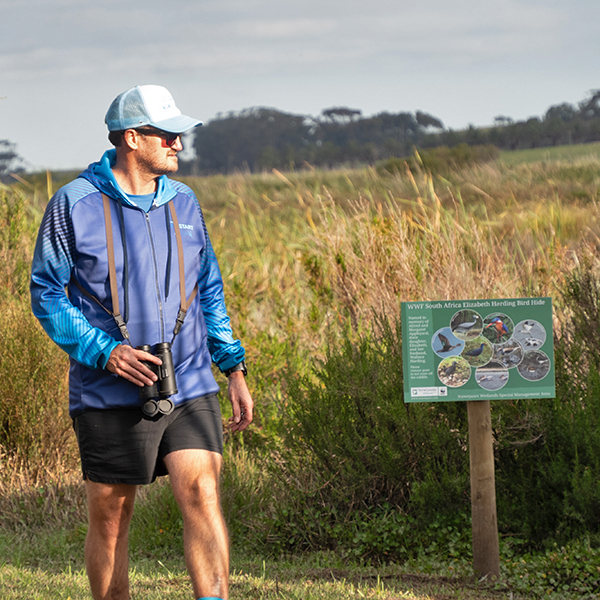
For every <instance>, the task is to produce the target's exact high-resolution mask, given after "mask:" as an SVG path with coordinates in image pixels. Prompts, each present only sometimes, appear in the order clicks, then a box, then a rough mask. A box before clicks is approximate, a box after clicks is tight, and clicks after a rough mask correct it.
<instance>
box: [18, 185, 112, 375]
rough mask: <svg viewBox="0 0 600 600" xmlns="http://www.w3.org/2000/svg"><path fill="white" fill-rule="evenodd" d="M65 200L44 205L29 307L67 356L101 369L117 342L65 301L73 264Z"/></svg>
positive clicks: (59, 196) (61, 195)
mask: <svg viewBox="0 0 600 600" xmlns="http://www.w3.org/2000/svg"><path fill="white" fill-rule="evenodd" d="M74 256H75V235H74V232H73V226H72V223H71V216H70V206H69V200H68V198H67V196H66V194H65V193H64V192H61V191H59V192H58V193H57V194H56V195H55V196H54V197H53V198H52V199H51V200H50V202H49V203H48V207H47V208H46V212H45V214H44V218H43V220H42V224H41V225H40V230H39V233H38V238H37V242H36V246H35V251H34V256H33V262H32V267H31V283H30V291H31V307H32V310H33V314H34V315H35V316H36V317H37V319H38V320H39V322H40V324H41V325H42V327H43V328H44V330H45V331H46V333H47V334H48V335H49V336H50V338H51V339H52V340H53V341H54V342H55V343H56V344H57V345H58V346H59V347H60V348H62V349H63V350H64V351H65V352H67V354H69V356H71V357H72V358H74V359H75V360H77V361H78V362H80V363H81V364H83V365H85V366H87V367H90V368H104V367H105V366H106V364H107V362H108V359H109V357H110V354H111V352H112V351H113V350H114V348H115V347H116V346H118V345H119V342H118V341H117V340H115V339H114V338H113V337H112V336H110V335H108V334H107V333H105V332H103V331H102V330H100V329H98V328H96V327H92V325H91V324H90V323H89V321H88V320H87V319H86V318H85V316H84V315H83V313H82V312H81V311H80V310H78V309H77V308H75V307H74V306H73V304H72V303H71V302H70V301H69V298H68V297H67V293H66V291H65V288H66V287H67V285H68V284H69V281H70V279H71V272H72V269H73V265H74V262H75V258H74Z"/></svg>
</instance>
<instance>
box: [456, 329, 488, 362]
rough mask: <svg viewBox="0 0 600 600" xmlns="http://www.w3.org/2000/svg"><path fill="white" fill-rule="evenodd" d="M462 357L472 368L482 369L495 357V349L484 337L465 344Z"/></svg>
mask: <svg viewBox="0 0 600 600" xmlns="http://www.w3.org/2000/svg"><path fill="white" fill-rule="evenodd" d="M460 355H461V356H462V357H463V358H464V359H465V360H466V361H467V362H468V363H469V364H470V365H471V366H472V367H482V366H483V365H485V364H487V363H489V362H490V360H491V359H492V356H493V355H494V347H493V346H492V344H491V343H490V342H489V340H487V339H486V338H484V337H483V336H481V335H480V336H479V337H476V338H475V339H474V340H470V341H468V342H465V348H464V350H463V351H462V352H461V353H460Z"/></svg>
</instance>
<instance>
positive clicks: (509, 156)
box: [500, 142, 600, 165]
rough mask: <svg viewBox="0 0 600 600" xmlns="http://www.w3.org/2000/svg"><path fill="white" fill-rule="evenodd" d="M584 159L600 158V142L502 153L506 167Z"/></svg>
mask: <svg viewBox="0 0 600 600" xmlns="http://www.w3.org/2000/svg"><path fill="white" fill-rule="evenodd" d="M582 158H590V159H595V160H597V159H598V158H600V142H594V143H591V144H572V145H569V146H552V147H548V148H530V149H527V150H511V151H503V152H501V153H500V162H502V163H504V164H506V165H521V164H526V163H535V162H540V161H560V160H562V161H572V160H577V159H582Z"/></svg>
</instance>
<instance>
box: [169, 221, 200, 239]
mask: <svg viewBox="0 0 600 600" xmlns="http://www.w3.org/2000/svg"><path fill="white" fill-rule="evenodd" d="M171 225H173V226H175V225H174V223H173V221H171ZM179 231H181V235H189V236H190V237H194V226H193V225H188V224H187V223H179Z"/></svg>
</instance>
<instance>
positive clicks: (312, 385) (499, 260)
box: [0, 157, 600, 599]
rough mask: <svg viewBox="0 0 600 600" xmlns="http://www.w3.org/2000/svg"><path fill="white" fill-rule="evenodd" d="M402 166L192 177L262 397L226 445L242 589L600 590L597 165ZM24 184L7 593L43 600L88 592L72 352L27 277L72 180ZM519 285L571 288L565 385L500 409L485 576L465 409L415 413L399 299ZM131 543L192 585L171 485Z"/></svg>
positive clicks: (9, 309) (6, 451)
mask: <svg viewBox="0 0 600 600" xmlns="http://www.w3.org/2000/svg"><path fill="white" fill-rule="evenodd" d="M399 167H400V168H394V169H390V170H387V169H382V170H380V171H377V170H375V169H370V168H368V169H358V170H347V171H332V172H323V171H308V172H301V173H289V172H287V173H281V172H279V171H275V172H273V173H270V174H262V175H250V174H247V175H243V174H236V175H233V176H229V177H224V176H214V177H208V178H188V179H186V182H187V183H189V184H190V185H191V186H192V187H193V188H194V189H195V191H196V192H197V194H198V196H199V198H200V200H201V203H202V205H203V206H204V209H205V214H206V217H207V222H208V227H209V231H210V233H211V237H212V239H213V243H214V245H215V248H216V251H217V254H218V256H219V260H220V265H221V269H222V273H223V277H224V280H225V284H226V295H227V302H228V306H229V308H230V312H231V316H232V321H233V325H234V330H235V332H236V334H237V335H239V336H240V337H241V338H242V339H243V341H244V345H245V346H246V348H247V351H248V355H249V357H248V359H249V364H250V365H251V366H252V369H251V376H250V379H249V382H250V385H251V387H252V392H253V394H254V396H255V398H256V400H257V408H258V410H257V418H256V423H255V424H254V425H253V426H252V428H251V430H250V431H248V432H247V433H244V434H243V435H241V436H236V437H231V436H227V439H226V449H225V467H224V474H223V490H222V498H223V507H224V512H225V516H226V518H227V521H228V523H229V527H230V532H231V536H232V542H233V548H234V549H235V554H234V560H233V565H232V566H233V569H234V577H233V586H232V597H233V598H242V597H244V598H269V597H273V598H275V597H285V598H300V597H308V598H310V597H315V598H316V597H322V598H334V597H335V598H345V597H347V598H354V597H381V598H390V599H391V598H394V597H398V596H399V595H400V594H401V593H404V592H405V590H407V589H409V590H412V592H411V593H412V594H413V596H412V597H415V598H424V597H435V594H436V593H442V594H445V597H450V598H452V597H467V598H468V597H473V598H475V597H477V598H482V597H487V596H489V597H492V596H493V595H494V594H495V593H497V592H498V591H500V590H505V591H508V592H510V593H512V594H513V596H514V597H515V598H517V597H531V596H536V595H539V596H542V595H544V596H546V597H553V595H554V597H561V598H569V597H573V598H575V597H577V598H581V597H586V594H587V595H588V596H589V597H591V594H593V593H597V592H598V590H599V589H600V580H599V576H598V568H600V523H599V522H598V517H597V515H598V514H600V512H599V510H598V509H599V508H600V485H599V484H598V483H597V479H598V478H597V473H598V470H599V467H600V465H599V464H598V460H599V459H598V456H600V452H599V450H600V437H599V436H600V434H598V430H599V429H598V420H599V419H600V393H599V392H600V375H598V371H599V368H600V343H599V342H598V339H599V336H598V331H599V328H600V278H599V272H598V258H599V256H598V252H599V245H598V239H599V233H600V221H599V220H598V217H599V214H598V213H599V205H598V198H597V195H598V190H599V189H600V176H599V175H598V173H599V172H600V170H599V169H598V167H599V163H598V161H597V160H594V159H592V158H586V159H576V160H573V161H545V162H541V163H524V164H521V165H514V164H508V163H507V162H505V161H504V160H495V161H494V160H488V159H487V158H486V159H485V161H478V160H470V161H469V162H468V163H467V164H463V165H462V167H461V168H457V166H456V163H454V164H450V163H447V164H441V165H440V166H439V170H437V172H436V173H435V174H432V172H431V170H428V169H427V168H426V166H425V161H423V160H422V159H421V160H420V161H419V160H418V158H416V157H415V161H414V162H413V163H412V164H411V165H405V166H404V168H402V165H400V166H399ZM28 185H29V186H31V187H28V186H26V185H25V184H15V185H14V186H13V187H12V188H11V189H9V190H8V191H4V192H0V259H1V260H0V281H1V282H2V285H1V286H0V305H1V306H0V308H1V310H2V313H1V314H2V315H3V317H2V320H1V321H0V327H1V329H2V333H1V335H0V345H1V346H2V353H1V354H0V356H1V357H2V358H0V521H1V522H2V528H1V530H0V555H2V556H3V557H4V561H5V563H4V564H3V566H2V567H0V587H2V590H3V597H7V598H22V597H31V596H34V593H38V594H42V595H43V592H41V591H38V590H41V589H42V588H36V587H35V586H36V585H38V586H48V588H50V587H51V588H52V589H54V590H55V592H54V594H55V595H54V596H53V597H57V598H59V597H63V598H67V597H69V596H70V597H71V598H73V599H74V598H79V597H83V596H84V594H85V592H84V590H85V576H84V574H83V571H82V569H83V564H82V545H83V539H84V536H85V506H84V501H83V497H82V490H81V485H80V482H79V476H78V473H77V459H76V452H75V448H74V444H73V434H72V432H71V430H70V423H69V420H68V417H67V415H66V414H65V412H64V411H65V408H66V404H67V400H66V387H65V381H64V380H65V373H66V368H67V363H66V360H65V357H64V356H63V355H62V354H61V353H60V351H59V350H58V349H57V348H55V347H54V346H53V345H52V343H50V342H49V341H48V340H47V339H46V338H45V336H44V334H43V333H42V332H41V331H40V330H39V327H38V326H37V324H36V322H35V320H34V319H33V318H32V317H31V315H30V311H29V308H28V307H29V300H28V291H27V278H28V275H27V268H28V267H27V265H28V264H29V261H30V256H31V252H32V247H33V241H34V234H35V231H36V227H37V224H38V223H39V219H40V215H41V208H42V205H43V204H44V202H45V200H46V199H47V197H46V196H47V190H49V189H51V188H52V187H54V185H53V183H52V182H51V181H50V182H49V181H47V180H46V178H43V179H41V180H39V181H38V180H37V179H34V178H31V180H30V182H29V184H28ZM524 295H540V296H552V297H553V301H554V307H555V356H556V374H557V398H556V400H555V401H547V400H518V401H511V402H508V401H507V402H496V403H494V405H493V407H492V418H493V427H494V437H495V456H496V478H497V480H496V483H497V497H498V521H499V529H500V534H501V555H502V579H501V581H500V582H496V583H477V582H476V581H475V580H474V578H473V576H472V574H471V568H470V564H471V554H470V553H471V549H470V516H469V510H470V509H469V504H470V502H469V481H468V454H467V444H468V439H467V427H466V414H465V413H466V411H465V407H464V406H463V405H461V404H460V403H445V404H429V403H423V404H415V405H410V407H408V408H407V407H406V406H405V405H404V404H403V402H402V385H403V381H402V364H401V343H402V336H401V323H400V320H399V315H400V310H399V308H400V301H405V300H407V301H408V300H417V299H423V300H433V299H458V298H477V297H485V298H489V297H518V296H524ZM223 409H224V416H227V414H228V408H227V407H226V406H223ZM131 549H132V556H133V560H132V567H134V568H135V574H134V586H136V589H137V590H139V591H140V592H141V591H142V590H144V593H145V592H146V590H147V589H149V588H152V589H153V590H154V589H156V590H160V593H159V592H158V591H156V592H154V591H149V594H153V593H155V597H159V596H160V597H164V596H166V597H173V598H176V597H183V596H184V595H186V594H187V588H186V585H187V584H186V583H185V578H184V576H183V575H182V573H183V564H182V560H181V518H180V516H179V513H178V511H177V508H176V506H175V503H174V501H173V498H172V495H171V494H170V491H169V488H168V486H167V485H165V484H164V483H160V484H155V485H154V486H151V487H149V488H147V489H145V490H143V491H142V493H141V494H140V498H139V504H138V508H137V510H136V513H135V515H134V523H133V528H132V534H131ZM249 557H250V558H249ZM253 557H254V558H253ZM263 560H264V561H265V562H264V563H263ZM274 561H277V562H274ZM314 561H318V564H316V563H315V562H314ZM416 574H418V577H417V576H416ZM378 577H379V579H377V578H378ZM36 581H37V582H38V583H37V584H36V583H35V582H36ZM435 586H438V587H437V589H438V591H436V588H435ZM5 590H6V591H5ZM440 590H441V591H440ZM11 594H12V595H11ZM148 597H152V595H149V596H148ZM407 597H411V596H410V595H409V596H407Z"/></svg>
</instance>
